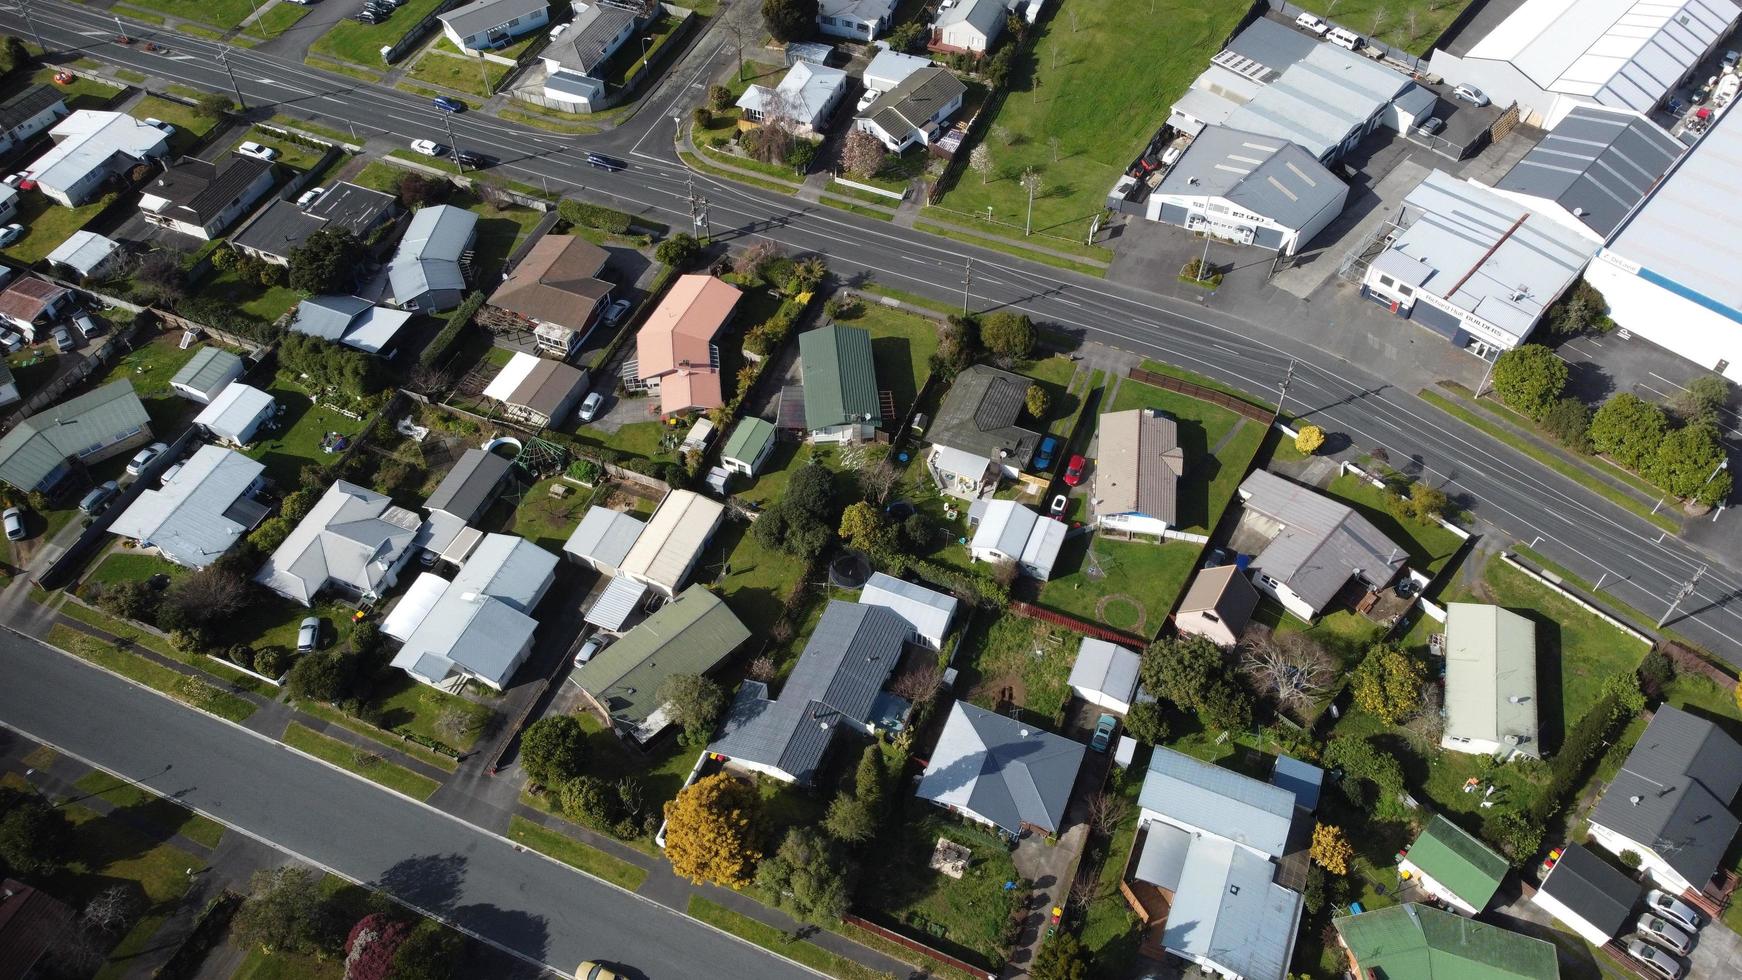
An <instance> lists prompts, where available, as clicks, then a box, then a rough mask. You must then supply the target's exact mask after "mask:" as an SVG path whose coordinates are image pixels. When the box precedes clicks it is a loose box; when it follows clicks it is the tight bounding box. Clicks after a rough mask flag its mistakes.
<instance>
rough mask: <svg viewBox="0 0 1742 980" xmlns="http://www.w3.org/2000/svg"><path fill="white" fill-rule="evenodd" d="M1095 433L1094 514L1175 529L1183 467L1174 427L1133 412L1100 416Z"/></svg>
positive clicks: (1143, 411)
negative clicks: (1148, 520) (1120, 516)
mask: <svg viewBox="0 0 1742 980" xmlns="http://www.w3.org/2000/svg"><path fill="white" fill-rule="evenodd" d="M1098 433H1099V434H1098V435H1097V436H1096V440H1097V442H1096V445H1098V446H1099V447H1100V449H1099V452H1098V455H1097V456H1096V457H1095V475H1094V498H1095V509H1096V510H1097V511H1099V512H1100V513H1103V514H1141V515H1143V516H1144V517H1151V518H1154V519H1156V520H1160V521H1166V522H1167V523H1168V524H1170V525H1172V524H1175V523H1177V522H1178V521H1179V478H1180V477H1181V476H1183V475H1184V474H1185V466H1186V457H1185V450H1183V449H1181V448H1180V444H1179V426H1178V424H1177V423H1175V422H1174V420H1173V419H1170V418H1168V417H1167V416H1165V415H1163V414H1161V413H1160V412H1159V411H1156V410H1154V409H1148V408H1134V409H1131V410H1129V411H1124V412H1109V413H1107V414H1105V415H1102V416H1101V420H1100V428H1099V430H1098Z"/></svg>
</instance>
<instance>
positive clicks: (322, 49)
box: [309, 0, 443, 68]
mask: <svg viewBox="0 0 1742 980" xmlns="http://www.w3.org/2000/svg"><path fill="white" fill-rule="evenodd" d="M442 2H443V0H409V2H408V3H406V5H405V6H403V7H400V8H399V9H398V10H395V11H394V12H393V16H392V17H389V18H387V19H386V20H384V21H382V22H381V23H379V24H361V23H358V22H357V21H355V20H351V19H349V18H347V19H344V20H341V21H339V22H338V23H336V24H334V25H333V27H332V29H331V30H329V31H327V33H325V34H323V35H321V36H320V37H319V38H318V39H316V41H315V43H314V44H313V45H312V46H311V47H310V48H309V54H311V55H321V56H324V57H327V58H331V59H333V60H334V61H341V62H350V63H352V64H356V65H364V66H366V67H369V68H384V67H385V65H384V63H383V62H382V60H381V49H382V48H384V47H390V46H392V45H394V44H398V43H399V41H400V39H401V38H403V37H405V35H406V34H407V33H409V32H410V31H411V29H412V28H413V27H416V26H417V24H418V22H419V21H422V20H423V19H424V18H425V17H427V16H429V15H430V14H432V13H434V12H435V11H436V9H437V8H439V7H440V6H441V5H442Z"/></svg>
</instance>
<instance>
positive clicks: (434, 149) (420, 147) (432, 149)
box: [411, 140, 442, 157]
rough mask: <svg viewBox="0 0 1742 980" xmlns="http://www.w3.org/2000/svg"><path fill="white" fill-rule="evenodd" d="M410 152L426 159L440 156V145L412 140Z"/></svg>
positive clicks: (433, 142) (430, 141) (431, 141)
mask: <svg viewBox="0 0 1742 980" xmlns="http://www.w3.org/2000/svg"><path fill="white" fill-rule="evenodd" d="M411 151H412V152H413V153H421V154H423V155H424V156H426V157H435V156H441V153H442V145H441V144H440V143H437V142H436V141H435V140H412V141H411Z"/></svg>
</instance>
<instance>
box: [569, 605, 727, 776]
mask: <svg viewBox="0 0 1742 980" xmlns="http://www.w3.org/2000/svg"><path fill="white" fill-rule="evenodd" d="M749 638H750V630H749V629H747V628H745V626H744V624H743V623H741V622H739V621H738V617H737V616H734V615H733V614H732V610H731V608H730V607H728V606H727V605H726V604H725V602H723V601H721V599H720V597H719V596H717V595H715V594H713V593H712V592H709V591H708V590H707V589H706V588H705V587H703V586H701V585H692V586H690V587H689V588H687V589H685V590H684V591H683V592H681V593H679V594H678V596H677V597H676V598H674V599H672V600H671V601H670V602H668V603H666V604H665V605H663V606H660V607H659V609H657V610H656V611H655V612H654V613H653V615H651V616H649V617H647V618H646V619H644V620H642V621H641V623H640V625H638V626H636V627H635V628H634V629H632V630H630V631H629V632H628V633H625V634H624V635H623V636H622V637H621V638H620V639H618V640H617V641H616V642H614V643H611V644H610V645H608V646H606V647H605V648H604V649H603V650H600V651H599V652H598V654H596V655H595V656H594V657H593V659H591V660H589V661H587V662H586V663H585V664H583V665H581V667H580V668H578V669H577V670H576V671H575V672H574V673H573V674H570V675H569V680H570V682H571V683H573V684H574V685H575V686H576V687H578V688H579V689H580V691H581V694H582V696H583V697H584V698H585V699H586V701H587V704H588V705H590V706H591V707H592V709H593V711H595V712H597V713H598V715H599V717H600V718H601V719H603V720H604V721H605V723H606V724H608V725H611V726H612V727H613V728H614V729H615V730H616V731H617V732H619V733H620V734H622V735H626V736H629V737H630V738H633V739H634V740H635V741H637V742H646V741H648V740H649V739H651V738H653V737H654V736H655V735H658V734H659V733H660V732H662V731H664V730H665V728H666V727H667V726H668V725H670V724H671V718H670V715H669V714H668V713H667V712H666V710H665V704H664V703H663V702H662V701H660V700H659V689H660V688H661V687H662V686H664V684H665V682H666V681H667V680H669V679H671V678H672V677H675V676H677V675H678V674H700V675H704V676H705V675H707V674H708V673H710V672H712V671H713V670H714V668H716V667H718V666H719V665H720V664H721V663H722V662H724V661H725V659H726V658H727V657H729V656H731V654H732V651H733V650H736V649H738V647H739V646H740V645H741V644H743V642H744V641H745V640H748V639H749Z"/></svg>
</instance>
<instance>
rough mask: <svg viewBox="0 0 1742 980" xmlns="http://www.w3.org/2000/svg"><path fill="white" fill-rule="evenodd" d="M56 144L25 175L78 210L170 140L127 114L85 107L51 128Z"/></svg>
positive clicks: (165, 147) (165, 148)
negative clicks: (104, 185)
mask: <svg viewBox="0 0 1742 980" xmlns="http://www.w3.org/2000/svg"><path fill="white" fill-rule="evenodd" d="M49 135H50V136H52V137H54V139H55V144H54V146H53V147H52V148H51V149H50V150H49V151H48V152H47V153H44V154H43V155H42V156H40V157H37V158H36V159H35V160H34V161H33V162H31V164H30V166H28V167H26V168H25V169H24V172H25V173H26V174H28V175H29V176H31V177H32V178H34V179H35V180H36V186H37V188H38V189H39V190H41V191H42V192H43V193H44V194H46V195H48V196H49V197H50V198H52V199H53V200H54V201H55V202H57V203H59V204H61V205H64V206H66V207H78V206H79V205H81V204H84V203H85V202H87V201H89V200H90V199H91V198H92V197H93V196H95V194H96V191H97V189H98V187H100V186H101V185H102V183H103V181H105V180H107V179H108V178H109V177H110V176H111V175H113V174H117V173H120V172H121V171H123V170H125V169H127V168H128V167H131V166H133V165H134V164H136V163H143V162H145V161H146V160H150V159H154V158H156V157H159V156H161V155H163V154H164V153H165V152H167V151H168V149H169V137H168V136H166V135H164V132H163V130H161V129H158V128H157V127H156V126H150V125H147V124H146V123H145V122H144V121H143V120H139V119H135V118H133V117H132V116H129V115H127V114H126V113H124V112H101V111H98V110H95V109H80V110H79V111H77V112H74V113H72V114H71V115H69V116H67V117H66V118H65V119H62V120H61V121H60V122H59V123H57V124H56V125H55V127H54V128H53V129H51V130H49Z"/></svg>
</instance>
